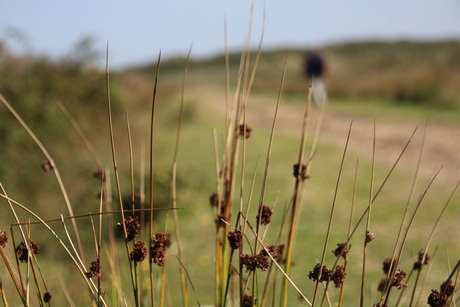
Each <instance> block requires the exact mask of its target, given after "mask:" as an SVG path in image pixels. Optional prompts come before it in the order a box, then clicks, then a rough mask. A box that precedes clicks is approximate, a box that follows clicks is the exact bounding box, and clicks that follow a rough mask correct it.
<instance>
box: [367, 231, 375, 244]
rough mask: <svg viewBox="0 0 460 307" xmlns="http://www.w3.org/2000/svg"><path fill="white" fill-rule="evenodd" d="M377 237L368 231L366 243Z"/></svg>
mask: <svg viewBox="0 0 460 307" xmlns="http://www.w3.org/2000/svg"><path fill="white" fill-rule="evenodd" d="M374 239H375V235H374V233H373V232H370V231H367V232H366V243H369V242H372V241H374Z"/></svg>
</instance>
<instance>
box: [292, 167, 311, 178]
mask: <svg viewBox="0 0 460 307" xmlns="http://www.w3.org/2000/svg"><path fill="white" fill-rule="evenodd" d="M293 169H294V172H293V175H294V178H296V179H300V180H301V181H305V180H306V179H308V178H309V176H308V175H307V165H306V164H302V165H300V164H299V163H296V164H294V166H293Z"/></svg>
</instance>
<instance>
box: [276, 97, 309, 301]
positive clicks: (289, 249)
mask: <svg viewBox="0 0 460 307" xmlns="http://www.w3.org/2000/svg"><path fill="white" fill-rule="evenodd" d="M310 106H311V88H310V90H309V92H308V95H307V100H306V105H305V113H304V116H303V123H302V132H301V138H300V148H299V155H298V159H297V165H298V166H299V172H300V170H301V168H302V165H303V158H304V152H305V143H306V141H307V132H308V122H309V118H310ZM300 183H301V178H300V176H296V179H295V184H294V193H293V196H292V204H291V212H290V218H289V224H288V227H289V228H288V237H287V243H286V256H285V267H284V269H285V271H286V274H287V275H290V273H291V262H292V255H293V251H294V235H295V229H294V228H295V227H294V225H295V224H296V218H297V204H298V194H299V189H300ZM287 300H288V282H287V280H285V279H284V280H283V282H282V286H281V298H280V306H284V307H285V306H287Z"/></svg>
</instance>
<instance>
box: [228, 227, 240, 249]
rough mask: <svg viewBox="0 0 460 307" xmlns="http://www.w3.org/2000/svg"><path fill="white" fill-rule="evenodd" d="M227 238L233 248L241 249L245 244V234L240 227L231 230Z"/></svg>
mask: <svg viewBox="0 0 460 307" xmlns="http://www.w3.org/2000/svg"><path fill="white" fill-rule="evenodd" d="M227 238H228V243H229V244H230V247H231V248H232V249H239V248H240V247H241V246H242V245H243V234H242V233H241V231H239V230H238V229H236V230H235V231H230V232H229V233H228V235H227Z"/></svg>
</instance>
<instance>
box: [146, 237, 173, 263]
mask: <svg viewBox="0 0 460 307" xmlns="http://www.w3.org/2000/svg"><path fill="white" fill-rule="evenodd" d="M170 246H171V239H170V235H169V234H167V233H162V232H158V233H157V234H156V235H155V236H154V237H153V238H152V240H151V243H150V262H151V263H155V264H156V265H158V266H160V267H161V266H163V265H164V263H165V256H166V248H168V247H170Z"/></svg>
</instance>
